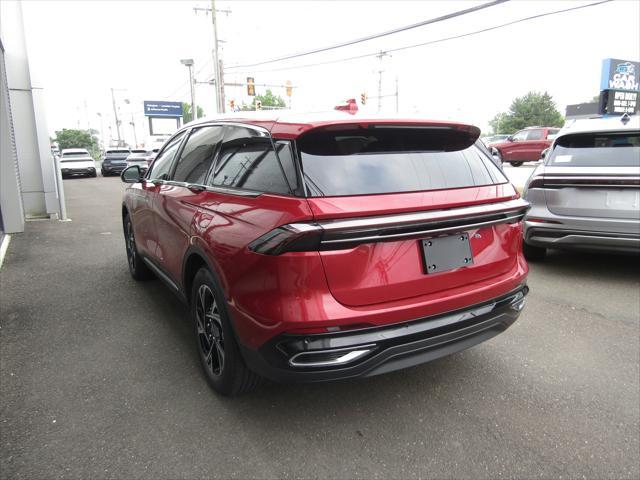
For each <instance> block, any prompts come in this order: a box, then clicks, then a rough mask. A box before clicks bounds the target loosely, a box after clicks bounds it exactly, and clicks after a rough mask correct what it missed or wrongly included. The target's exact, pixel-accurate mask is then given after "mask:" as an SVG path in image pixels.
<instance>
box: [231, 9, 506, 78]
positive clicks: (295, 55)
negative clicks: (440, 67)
mask: <svg viewBox="0 0 640 480" xmlns="http://www.w3.org/2000/svg"><path fill="white" fill-rule="evenodd" d="M508 1H509V0H494V1H492V2H488V3H484V4H482V5H477V6H475V7H471V8H467V9H465V10H459V11H457V12H453V13H448V14H446V15H442V16H440V17H436V18H431V19H429V20H424V21H422V22H418V23H414V24H412V25H406V26H404V27H398V28H394V29H393V30H388V31H386V32H382V33H376V34H373V35H367V36H366V37H361V38H356V39H354V40H348V41H346V42H341V43H336V44H335V45H330V46H328V47H321V48H316V49H313V50H308V51H305V52H299V53H293V54H290V55H285V56H283V57H277V58H272V59H271V60H263V61H260V62H255V63H245V64H240V65H232V66H228V67H225V68H227V69H228V70H230V69H232V68H245V67H256V66H258V65H264V64H266V63H274V62H281V61H283V60H289V59H292V58H298V57H304V56H306V55H312V54H314V53H321V52H327V51H329V50H335V49H337V48H342V47H347V46H350V45H355V44H357V43H362V42H368V41H369V40H374V39H376V38H381V37H386V36H388V35H393V34H395V33H400V32H405V31H407V30H412V29H414V28H418V27H423V26H425V25H430V24H433V23H438V22H443V21H445V20H449V19H452V18H455V17H460V16H462V15H467V14H469V13H473V12H477V11H478V10H482V9H485V8H489V7H493V6H496V5H499V4H501V3H505V2H508Z"/></svg>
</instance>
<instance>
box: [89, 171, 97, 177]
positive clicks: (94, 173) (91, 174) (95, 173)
mask: <svg viewBox="0 0 640 480" xmlns="http://www.w3.org/2000/svg"><path fill="white" fill-rule="evenodd" d="M89 176H90V177H91V178H96V177H97V176H98V172H91V173H90V174H89Z"/></svg>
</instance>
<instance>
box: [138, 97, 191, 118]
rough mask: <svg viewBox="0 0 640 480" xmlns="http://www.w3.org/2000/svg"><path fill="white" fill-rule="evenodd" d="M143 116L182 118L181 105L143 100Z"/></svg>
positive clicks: (178, 103)
mask: <svg viewBox="0 0 640 480" xmlns="http://www.w3.org/2000/svg"><path fill="white" fill-rule="evenodd" d="M144 114H145V116H147V117H173V118H177V117H182V103H180V102H167V101H164V100H159V101H152V100H145V101H144Z"/></svg>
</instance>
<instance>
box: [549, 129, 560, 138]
mask: <svg viewBox="0 0 640 480" xmlns="http://www.w3.org/2000/svg"><path fill="white" fill-rule="evenodd" d="M559 131H560V129H559V128H551V129H549V131H548V132H547V139H548V140H553V139H554V138H556V137H557V136H558V132H559Z"/></svg>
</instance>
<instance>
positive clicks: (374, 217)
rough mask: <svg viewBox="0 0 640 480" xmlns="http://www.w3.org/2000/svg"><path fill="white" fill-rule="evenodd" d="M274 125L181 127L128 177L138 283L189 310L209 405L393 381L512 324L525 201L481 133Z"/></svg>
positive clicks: (322, 121) (348, 118)
mask: <svg viewBox="0 0 640 480" xmlns="http://www.w3.org/2000/svg"><path fill="white" fill-rule="evenodd" d="M265 113H266V114H267V115H273V116H272V117H256V118H253V119H252V118H247V117H238V118H234V119H224V120H199V121H197V122H194V123H191V124H188V125H186V126H185V127H183V128H182V129H181V130H179V131H178V132H177V133H176V134H175V135H173V137H172V138H170V139H169V140H168V141H167V143H166V144H165V145H164V146H163V147H162V149H161V151H160V152H159V153H158V156H157V157H156V159H155V161H154V163H153V164H152V165H151V168H150V169H149V171H148V172H147V174H146V175H145V176H144V177H141V175H140V171H139V169H138V167H137V166H132V167H129V168H127V169H126V170H125V171H124V172H123V173H122V179H123V181H125V182H127V183H130V184H131V186H130V187H129V188H127V190H126V192H125V196H124V202H123V204H122V219H123V225H124V232H125V240H126V249H127V257H128V261H129V269H130V271H131V274H132V276H133V277H134V278H135V279H143V278H148V277H149V276H151V274H155V275H156V276H158V277H159V278H160V279H162V280H163V281H164V282H166V283H167V284H168V286H169V287H170V288H171V290H173V291H174V292H175V293H176V294H177V295H178V296H179V297H180V298H182V299H183V300H184V302H185V303H187V304H188V305H189V309H190V316H191V319H192V321H193V325H194V336H195V340H196V344H197V348H198V351H199V353H200V360H201V363H202V366H203V368H204V372H205V374H206V378H207V379H208V381H209V382H210V384H211V385H212V387H213V388H214V389H215V390H217V391H218V392H221V393H223V394H236V393H240V392H242V391H247V390H249V389H251V388H253V387H254V386H256V385H257V383H258V382H259V380H260V378H261V377H268V378H270V379H274V380H276V381H311V382H313V381H326V380H334V379H345V378H352V377H358V376H370V375H375V374H379V373H384V372H389V371H392V370H396V369H400V368H404V367H408V366H411V365H417V364H420V363H423V362H427V361H430V360H433V359H435V358H438V357H442V356H444V355H448V354H451V353H454V352H457V351H459V350H463V349H465V348H468V347H470V346H472V345H475V344H477V343H480V342H482V341H484V340H487V339H489V338H491V337H493V336H494V335H497V334H498V333H500V332H502V331H504V330H505V329H506V328H507V327H509V326H510V325H511V324H512V323H513V322H514V321H515V320H516V318H517V317H518V315H519V313H520V311H521V309H522V307H523V305H524V297H525V295H526V293H527V291H528V288H527V286H526V276H527V271H528V268H527V264H526V262H525V260H524V257H523V255H522V218H523V215H524V213H525V212H526V210H527V208H528V204H527V202H526V201H524V200H522V199H521V198H520V197H519V195H518V193H517V192H516V190H515V189H514V187H513V186H512V185H511V184H510V183H509V182H508V180H507V179H506V178H505V176H504V175H503V173H502V172H501V171H500V169H499V168H497V167H496V166H495V165H494V164H493V163H492V161H491V159H490V158H489V156H488V155H487V154H486V153H485V152H486V150H484V149H481V148H479V147H478V145H477V144H476V142H477V141H478V136H479V134H480V131H479V129H478V128H476V127H474V126H469V125H460V124H455V123H448V122H447V123H444V122H431V121H422V120H409V119H387V118H370V117H359V116H358V115H350V114H348V113H343V112H332V113H331V114H327V115H325V116H321V115H318V114H316V115H312V116H304V115H301V116H296V115H292V114H289V115H283V116H280V117H278V116H277V115H278V113H277V112H265ZM238 115H240V113H238Z"/></svg>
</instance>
